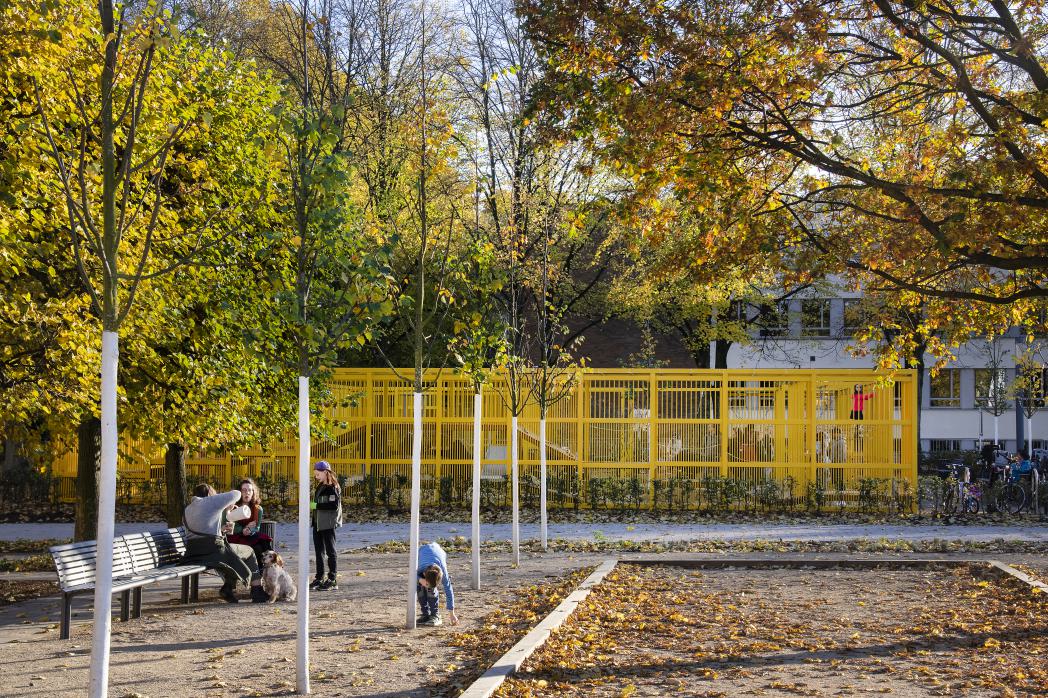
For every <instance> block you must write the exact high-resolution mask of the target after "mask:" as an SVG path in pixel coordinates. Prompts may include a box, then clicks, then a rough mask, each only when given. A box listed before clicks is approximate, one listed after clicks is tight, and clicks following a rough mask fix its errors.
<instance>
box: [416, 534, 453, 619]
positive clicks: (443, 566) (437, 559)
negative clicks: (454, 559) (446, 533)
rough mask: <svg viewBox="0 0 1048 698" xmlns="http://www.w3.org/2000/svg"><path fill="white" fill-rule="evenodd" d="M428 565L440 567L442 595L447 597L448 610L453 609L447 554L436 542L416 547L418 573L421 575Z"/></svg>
mask: <svg viewBox="0 0 1048 698" xmlns="http://www.w3.org/2000/svg"><path fill="white" fill-rule="evenodd" d="M430 565H436V566H437V567H439V568H440V573H441V576H442V577H441V578H442V579H443V580H444V595H445V596H446V597H447V600H446V604H447V607H448V610H449V611H453V610H455V589H454V587H452V586H451V575H450V574H448V555H447V553H445V552H444V548H442V547H440V545H439V544H437V543H429V544H427V545H420V546H419V549H418V574H419V575H420V576H421V575H422V573H423V572H425V571H426V568H427V567H429V566H430Z"/></svg>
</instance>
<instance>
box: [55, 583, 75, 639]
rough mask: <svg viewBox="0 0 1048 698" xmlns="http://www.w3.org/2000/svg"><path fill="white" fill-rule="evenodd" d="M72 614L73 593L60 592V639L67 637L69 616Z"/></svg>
mask: <svg viewBox="0 0 1048 698" xmlns="http://www.w3.org/2000/svg"><path fill="white" fill-rule="evenodd" d="M72 614H73V595H72V594H62V623H61V626H60V630H59V633H58V637H59V638H61V639H62V640H68V639H69V617H70V616H71V615H72Z"/></svg>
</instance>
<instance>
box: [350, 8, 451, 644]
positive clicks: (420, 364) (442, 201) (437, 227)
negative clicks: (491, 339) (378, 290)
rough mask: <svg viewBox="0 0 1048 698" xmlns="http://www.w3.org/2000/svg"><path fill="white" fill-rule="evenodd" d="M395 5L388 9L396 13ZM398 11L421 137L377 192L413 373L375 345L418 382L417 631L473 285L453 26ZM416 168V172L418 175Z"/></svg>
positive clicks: (413, 536)
mask: <svg viewBox="0 0 1048 698" xmlns="http://www.w3.org/2000/svg"><path fill="white" fill-rule="evenodd" d="M395 9H396V8H391V7H386V8H385V10H386V11H389V12H392V11H394V10H395ZM382 16H383V17H387V16H388V17H392V15H382ZM397 16H398V17H399V21H398V23H399V24H401V25H406V26H412V27H414V26H417V32H414V30H412V31H409V32H407V36H406V37H401V38H402V41H403V43H402V45H400V48H399V49H398V50H399V51H400V53H401V54H403V55H405V56H410V57H412V58H413V59H414V60H413V61H412V63H413V65H405V66H403V70H402V71H401V72H402V73H403V74H405V75H409V76H410V82H414V83H415V84H414V85H411V86H410V87H406V88H405V93H410V94H412V95H417V99H413V100H408V101H407V102H405V103H404V104H402V105H400V107H401V108H402V109H401V110H402V111H403V112H404V113H406V114H407V116H406V117H405V118H406V119H408V120H410V121H412V123H410V127H411V128H410V130H411V132H412V133H413V134H414V137H413V138H409V139H406V140H405V141H404V144H403V146H402V148H403V150H402V151H400V152H399V153H396V154H395V155H394V156H393V157H390V158H387V159H386V160H384V161H383V162H384V165H383V166H384V167H387V168H390V167H391V168H395V169H396V170H397V171H400V172H401V176H402V177H403V178H404V180H406V181H410V180H413V186H412V191H411V192H408V193H406V194H394V193H393V192H391V191H387V190H379V189H373V191H372V193H371V195H372V196H373V197H374V198H373V205H374V206H375V208H376V210H378V211H379V215H380V217H381V220H382V223H383V224H384V225H387V226H389V227H391V228H393V229H395V230H396V231H397V235H398V243H399V246H400V258H401V261H403V260H404V259H407V260H408V261H407V263H406V264H405V265H404V267H397V269H396V270H395V271H394V273H393V275H392V277H391V278H392V279H394V281H393V285H392V287H391V289H390V295H389V300H390V303H391V305H392V307H393V309H394V315H395V317H396V319H397V321H398V323H399V324H400V329H401V330H403V332H404V335H405V336H406V337H408V338H409V341H410V343H411V348H412V355H413V359H414V366H413V370H412V374H411V376H410V377H408V376H404V375H402V374H401V373H400V371H399V370H398V369H397V367H396V366H394V365H393V363H392V362H391V361H390V360H389V357H388V355H387V354H386V353H385V351H384V350H383V347H382V345H381V344H380V343H377V342H376V343H374V344H373V347H374V349H375V350H376V351H377V352H378V353H379V354H380V355H381V356H382V358H383V359H384V360H385V361H386V363H387V365H389V367H390V368H391V369H393V371H394V373H395V374H396V375H397V376H398V377H400V378H401V379H402V380H404V381H405V382H406V383H409V384H410V386H411V392H412V449H411V451H412V454H411V516H410V520H409V524H408V526H409V530H408V544H409V548H410V550H409V551H408V556H407V561H406V562H407V576H406V578H405V591H406V602H407V603H406V614H405V617H406V623H405V625H406V627H407V628H409V629H411V628H414V627H415V613H416V608H415V603H416V585H417V575H416V571H417V569H418V543H419V539H420V534H419V523H420V522H419V518H420V506H421V478H422V446H423V443H422V437H423V418H424V411H425V393H426V391H428V390H429V389H430V387H431V386H432V385H436V384H438V383H439V380H440V375H441V370H442V369H443V368H444V367H445V366H446V363H447V361H448V357H449V355H450V352H449V351H448V346H447V343H446V338H447V336H448V334H449V329H450V328H449V324H450V322H449V321H450V312H451V309H452V307H453V306H454V305H455V304H456V302H457V297H456V292H457V290H458V289H457V288H456V286H455V284H456V283H459V282H465V275H464V274H463V273H462V270H461V268H459V267H458V266H457V265H458V262H459V261H460V260H458V259H457V257H458V255H459V254H460V253H461V249H460V245H458V244H456V243H457V242H459V241H460V235H459V233H460V229H461V225H462V221H461V219H460V217H459V216H458V211H457V208H456V206H455V204H454V203H453V197H454V195H455V192H456V190H457V188H458V183H457V182H456V181H455V179H454V176H455V175H454V172H453V171H452V170H451V169H449V168H447V167H445V166H444V165H445V164H446V159H448V158H449V156H450V154H449V151H448V147H447V146H448V144H449V143H450V142H451V138H452V135H453V134H452V132H451V125H450V123H449V122H448V121H447V120H446V119H445V118H443V116H442V115H440V114H438V115H436V116H434V115H433V114H432V113H431V112H432V103H433V102H434V101H435V99H436V98H437V97H438V96H439V91H440V90H441V89H443V85H444V84H445V83H447V82H449V80H448V76H447V75H446V74H445V73H446V71H448V70H449V69H450V67H451V66H452V65H455V64H457V62H455V61H451V60H449V59H448V54H449V50H450V42H449V41H448V40H447V38H448V36H447V23H446V22H445V21H444V19H445V18H444V17H442V16H441V15H439V14H437V15H436V16H434V14H433V13H431V8H430V7H429V6H428V5H427V4H426V3H425V2H423V3H422V4H421V6H419V7H417V8H411V9H410V12H409V13H408V14H407V15H397ZM416 22H417V25H415V24H414V23H416ZM382 45H385V44H382ZM388 72H389V71H388V65H387V64H385V63H382V64H380V66H379V73H380V75H381V76H383V77H382V80H388V78H389V74H388ZM380 82H381V81H380ZM382 84H388V83H385V82H383V83H382ZM387 98H388V94H386V93H385V92H382V93H380V94H377V95H376V101H377V102H379V103H380V104H382V105H385V106H383V107H382V108H381V109H380V111H381V112H382V113H383V114H386V117H388V113H387V112H388V111H389V110H388V108H387V107H388V106H389V105H388V104H387V103H386V102H385V101H384V100H386V99H387ZM386 117H384V118H386ZM383 142H384V143H385V142H386V141H383ZM411 168H415V171H414V172H411ZM451 334H453V332H451ZM431 369H433V371H434V373H433V374H432V375H431V374H430V370H431Z"/></svg>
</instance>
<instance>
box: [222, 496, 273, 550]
mask: <svg viewBox="0 0 1048 698" xmlns="http://www.w3.org/2000/svg"><path fill="white" fill-rule="evenodd" d="M237 505H238V506H246V507H247V508H248V511H249V512H250V515H249V516H248V517H247V518H246V519H242V520H240V521H236V522H234V523H233V532H232V533H230V534H229V535H228V536H226V540H227V541H229V542H230V543H238V544H240V545H247V546H249V547H250V548H251V549H252V550H254V551H255V560H256V561H257V562H258V566H259V567H262V556H263V555H264V554H265V553H266V552H268V551H270V550H272V549H273V539H272V538H270V537H269V536H267V535H266V534H265V533H262V531H260V530H259V527H260V526H261V524H262V497H261V495H260V494H259V491H258V485H256V484H255V481H254V480H252V479H251V478H245V479H243V480H241V481H240V500H239V501H238V502H237Z"/></svg>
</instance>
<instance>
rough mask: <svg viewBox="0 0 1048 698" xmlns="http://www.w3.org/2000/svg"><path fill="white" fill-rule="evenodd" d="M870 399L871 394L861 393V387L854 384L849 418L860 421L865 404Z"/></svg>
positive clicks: (871, 397)
mask: <svg viewBox="0 0 1048 698" xmlns="http://www.w3.org/2000/svg"><path fill="white" fill-rule="evenodd" d="M872 399H873V393H865V392H863V390H862V386H861V385H858V384H856V385H855V389H854V390H853V392H852V408H851V418H852V419H858V420H861V419H862V418H863V417H862V415H863V411H864V410H865V409H866V402H867V401H869V400H872Z"/></svg>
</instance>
